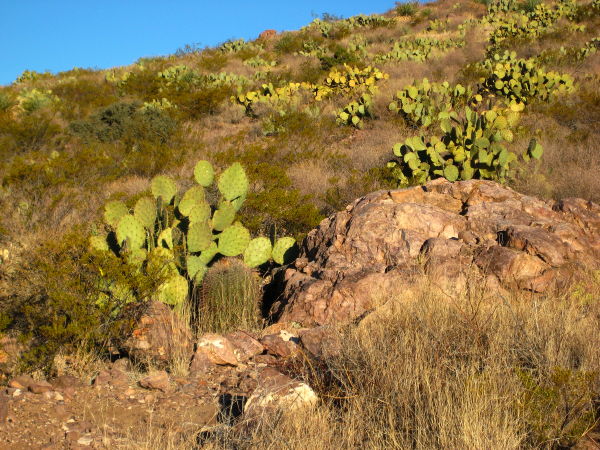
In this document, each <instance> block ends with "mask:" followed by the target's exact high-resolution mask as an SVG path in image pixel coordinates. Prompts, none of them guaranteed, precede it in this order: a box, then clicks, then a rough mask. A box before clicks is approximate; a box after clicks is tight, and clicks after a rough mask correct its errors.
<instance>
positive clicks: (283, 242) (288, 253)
mask: <svg viewBox="0 0 600 450" xmlns="http://www.w3.org/2000/svg"><path fill="white" fill-rule="evenodd" d="M297 256H298V246H297V245H296V239H294V238H292V237H282V238H279V239H277V241H276V242H275V245H274V246H273V261H275V262H276V263H277V264H281V265H283V264H289V263H291V262H292V261H293V260H294V259H296V257H297Z"/></svg>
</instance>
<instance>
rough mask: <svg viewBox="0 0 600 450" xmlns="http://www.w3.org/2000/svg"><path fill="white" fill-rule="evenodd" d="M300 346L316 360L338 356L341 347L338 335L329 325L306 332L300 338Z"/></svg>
mask: <svg viewBox="0 0 600 450" xmlns="http://www.w3.org/2000/svg"><path fill="white" fill-rule="evenodd" d="M300 344H301V345H302V347H304V348H305V349H306V350H307V351H308V352H309V353H310V354H311V355H313V356H314V357H316V358H318V359H323V358H328V357H332V356H334V355H337V354H339V352H340V350H341V346H342V343H341V341H340V334H339V333H337V332H336V331H335V330H334V329H333V327H331V326H329V325H323V326H320V327H315V328H311V329H309V330H306V331H305V332H303V333H302V335H301V336H300Z"/></svg>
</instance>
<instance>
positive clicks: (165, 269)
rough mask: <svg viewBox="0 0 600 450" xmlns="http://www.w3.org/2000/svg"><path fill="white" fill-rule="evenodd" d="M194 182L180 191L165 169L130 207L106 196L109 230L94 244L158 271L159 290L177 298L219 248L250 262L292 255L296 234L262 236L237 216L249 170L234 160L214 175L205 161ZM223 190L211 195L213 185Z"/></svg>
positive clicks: (173, 301)
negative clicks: (149, 192) (148, 194)
mask: <svg viewBox="0 0 600 450" xmlns="http://www.w3.org/2000/svg"><path fill="white" fill-rule="evenodd" d="M194 179H195V181H196V184H195V185H194V186H192V187H191V188H190V189H188V190H187V191H186V192H185V193H184V194H183V195H182V196H181V197H180V196H179V195H178V189H177V185H176V184H175V182H174V181H173V180H172V179H171V178H169V177H166V176H164V175H159V176H157V177H155V178H154V179H153V180H152V183H151V187H152V189H151V190H152V197H142V198H140V199H139V200H138V201H137V202H136V204H135V207H134V208H133V212H130V210H129V208H128V207H127V206H126V205H125V203H123V202H121V201H110V202H108V203H107V204H106V205H105V207H104V221H105V223H106V225H107V226H108V227H109V228H110V231H109V233H108V234H107V235H106V236H102V235H98V236H92V237H91V238H90V244H91V246H92V248H94V249H95V250H97V251H101V252H111V253H112V254H114V255H115V257H118V258H120V259H122V260H123V261H125V262H126V263H127V264H130V265H133V266H135V267H137V268H138V270H139V271H142V272H144V271H145V272H149V273H152V274H154V275H157V274H158V275H160V276H161V277H163V278H164V282H163V283H162V284H161V285H160V286H159V289H158V292H157V297H158V299H159V300H161V301H162V302H164V303H167V304H170V305H179V304H181V303H182V302H183V301H184V300H185V299H186V297H187V295H188V291H189V289H190V288H191V286H193V285H196V284H200V283H201V282H202V278H203V277H204V275H205V273H206V271H207V269H208V267H209V265H210V264H211V262H212V261H213V260H215V258H217V257H218V255H222V256H227V257H234V256H239V255H241V256H243V260H244V263H245V264H246V265H247V266H249V267H257V266H260V265H262V264H265V263H266V262H268V261H270V260H273V261H275V262H276V263H278V264H284V263H285V262H289V258H290V255H291V254H292V253H293V248H294V245H295V240H294V239H293V238H288V237H283V238H280V239H278V240H276V241H274V242H272V241H271V240H270V239H268V238H266V237H257V238H254V239H252V238H251V236H250V232H249V231H248V230H247V229H246V228H245V227H244V226H243V225H242V224H241V223H240V222H239V221H236V214H237V212H238V211H239V209H240V208H241V207H242V205H243V203H244V201H245V199H246V196H247V194H248V186H249V183H248V178H247V176H246V173H245V171H244V169H243V167H242V166H241V165H240V164H239V163H235V164H233V165H231V166H230V167H228V168H227V169H225V170H224V171H223V172H222V173H221V174H220V175H219V176H218V177H215V170H214V168H213V166H212V165H211V164H210V163H209V162H208V161H200V162H198V164H197V165H196V167H195V169H194ZM214 184H216V188H217V190H218V192H219V194H220V199H219V200H218V201H217V202H216V204H211V203H210V202H209V198H210V197H209V195H210V192H211V191H210V190H211V189H212V187H213V185H214Z"/></svg>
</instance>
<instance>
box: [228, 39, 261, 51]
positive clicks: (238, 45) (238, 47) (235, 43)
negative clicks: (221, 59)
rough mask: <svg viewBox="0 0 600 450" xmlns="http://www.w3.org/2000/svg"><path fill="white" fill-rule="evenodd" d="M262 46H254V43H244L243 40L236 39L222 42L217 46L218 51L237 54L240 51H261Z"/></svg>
mask: <svg viewBox="0 0 600 450" xmlns="http://www.w3.org/2000/svg"><path fill="white" fill-rule="evenodd" d="M262 48H263V46H262V45H261V44H256V43H254V42H246V41H245V40H244V39H236V40H229V41H226V42H223V43H222V44H221V45H220V46H219V50H220V51H221V52H223V53H237V52H239V51H242V50H256V51H260V50H262Z"/></svg>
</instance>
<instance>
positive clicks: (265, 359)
mask: <svg viewBox="0 0 600 450" xmlns="http://www.w3.org/2000/svg"><path fill="white" fill-rule="evenodd" d="M254 362H255V363H257V364H266V365H267V366H272V365H275V364H277V358H275V357H274V356H273V355H257V356H255V357H254Z"/></svg>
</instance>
